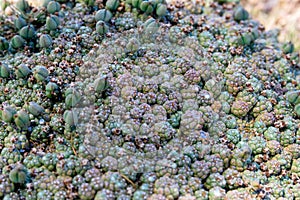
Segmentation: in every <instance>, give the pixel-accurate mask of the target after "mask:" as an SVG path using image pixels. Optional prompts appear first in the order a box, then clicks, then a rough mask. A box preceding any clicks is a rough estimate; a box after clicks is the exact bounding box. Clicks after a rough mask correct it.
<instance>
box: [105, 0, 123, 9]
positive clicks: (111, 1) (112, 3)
mask: <svg viewBox="0 0 300 200" xmlns="http://www.w3.org/2000/svg"><path fill="white" fill-rule="evenodd" d="M119 4H120V1H119V0H108V1H106V4H105V7H106V9H108V10H111V11H115V10H117V8H118V6H119Z"/></svg>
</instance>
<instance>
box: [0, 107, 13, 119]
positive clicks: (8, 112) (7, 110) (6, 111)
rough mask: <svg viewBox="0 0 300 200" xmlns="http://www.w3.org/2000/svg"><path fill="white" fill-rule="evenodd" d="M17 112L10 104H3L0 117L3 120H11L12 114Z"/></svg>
mask: <svg viewBox="0 0 300 200" xmlns="http://www.w3.org/2000/svg"><path fill="white" fill-rule="evenodd" d="M16 113H17V111H16V110H15V108H13V107H11V106H4V107H3V110H2V111H1V118H2V120H3V121H4V122H7V123H8V122H11V121H12V120H13V118H14V115H15V114H16Z"/></svg>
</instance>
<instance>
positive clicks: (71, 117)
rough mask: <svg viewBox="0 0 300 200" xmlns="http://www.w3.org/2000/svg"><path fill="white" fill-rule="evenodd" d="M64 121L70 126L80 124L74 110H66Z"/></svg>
mask: <svg viewBox="0 0 300 200" xmlns="http://www.w3.org/2000/svg"><path fill="white" fill-rule="evenodd" d="M63 116H64V120H65V122H66V123H67V124H68V125H70V126H76V125H77V123H78V114H77V113H76V111H74V110H66V111H65V112H64V115H63Z"/></svg>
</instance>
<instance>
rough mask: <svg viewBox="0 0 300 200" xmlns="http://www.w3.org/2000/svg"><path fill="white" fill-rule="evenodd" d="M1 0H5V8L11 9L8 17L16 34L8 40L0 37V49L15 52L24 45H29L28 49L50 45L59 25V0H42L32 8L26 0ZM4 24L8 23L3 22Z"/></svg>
mask: <svg viewBox="0 0 300 200" xmlns="http://www.w3.org/2000/svg"><path fill="white" fill-rule="evenodd" d="M3 2H6V3H5V8H9V9H10V10H12V13H10V15H11V16H10V17H11V20H12V23H13V27H11V28H12V29H13V30H12V31H14V32H16V33H17V34H15V35H14V36H13V37H11V38H10V40H8V39H6V38H5V37H3V38H2V39H1V43H2V44H1V48H0V50H1V51H7V50H9V51H11V52H16V51H18V50H20V49H22V48H24V47H29V50H30V51H36V50H39V49H40V48H49V47H51V45H52V36H54V35H55V34H56V33H57V31H58V26H59V25H60V19H59V15H60V14H59V13H60V11H61V5H60V3H59V2H56V1H50V0H43V1H41V2H40V4H39V5H40V6H39V7H38V8H32V7H31V6H30V5H29V4H28V2H27V1H26V0H19V1H16V2H15V3H12V4H10V3H8V1H3ZM5 8H4V9H5ZM5 26H9V24H4V27H5ZM8 43H9V44H8Z"/></svg>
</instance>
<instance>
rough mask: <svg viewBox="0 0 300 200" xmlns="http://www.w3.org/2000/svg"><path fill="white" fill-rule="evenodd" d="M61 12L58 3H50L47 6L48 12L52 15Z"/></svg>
mask: <svg viewBox="0 0 300 200" xmlns="http://www.w3.org/2000/svg"><path fill="white" fill-rule="evenodd" d="M59 10H60V4H59V3H58V2H56V1H50V2H49V3H48V4H47V12H48V13H50V14H54V13H55V12H58V11H59Z"/></svg>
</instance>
